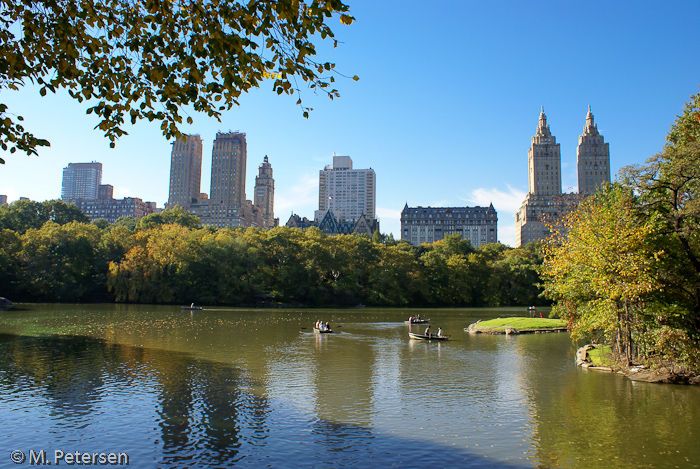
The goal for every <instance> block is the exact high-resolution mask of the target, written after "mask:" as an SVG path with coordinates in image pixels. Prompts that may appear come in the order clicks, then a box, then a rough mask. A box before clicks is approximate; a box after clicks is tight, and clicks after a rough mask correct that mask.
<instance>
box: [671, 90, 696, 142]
mask: <svg viewBox="0 0 700 469" xmlns="http://www.w3.org/2000/svg"><path fill="white" fill-rule="evenodd" d="M666 140H667V141H668V143H669V145H670V146H672V147H679V146H686V145H690V144H692V143H698V144H700V93H697V94H694V95H692V96H691V97H690V101H688V102H687V103H685V109H684V110H683V114H682V115H680V116H678V117H676V121H675V122H674V123H673V125H672V126H671V131H670V132H669V133H668V135H667V136H666Z"/></svg>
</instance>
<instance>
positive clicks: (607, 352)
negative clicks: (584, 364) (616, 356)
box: [588, 345, 613, 366]
mask: <svg viewBox="0 0 700 469" xmlns="http://www.w3.org/2000/svg"><path fill="white" fill-rule="evenodd" d="M588 358H589V359H590V360H591V363H593V365H595V366H611V365H612V364H613V360H612V348H611V347H610V345H603V346H602V347H596V348H594V349H591V350H589V351H588Z"/></svg>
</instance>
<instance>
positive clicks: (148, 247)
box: [0, 210, 541, 306]
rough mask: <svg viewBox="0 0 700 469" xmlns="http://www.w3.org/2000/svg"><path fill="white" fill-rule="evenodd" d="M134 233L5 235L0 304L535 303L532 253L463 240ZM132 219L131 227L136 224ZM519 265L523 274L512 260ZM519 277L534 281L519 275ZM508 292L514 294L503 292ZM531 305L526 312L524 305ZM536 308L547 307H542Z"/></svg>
mask: <svg viewBox="0 0 700 469" xmlns="http://www.w3.org/2000/svg"><path fill="white" fill-rule="evenodd" d="M158 215H159V216H158V217H154V216H151V217H150V218H149V217H145V218H143V219H141V220H140V221H139V222H138V223H136V224H134V225H133V226H130V225H128V224H126V223H125V221H126V220H125V221H123V222H122V223H116V224H114V225H109V226H103V225H104V224H96V223H92V224H83V223H75V222H74V223H68V224H65V225H58V224H57V223H55V222H53V221H47V222H46V223H45V224H44V225H42V226H41V227H39V228H30V229H27V230H25V231H23V232H21V233H19V232H15V231H12V230H3V231H0V241H2V242H3V244H2V246H0V267H3V268H4V272H0V280H3V283H2V287H3V290H4V291H3V296H7V297H11V298H13V300H15V299H16V300H18V301H37V300H42V301H57V300H60V301H83V300H86V299H90V300H103V301H108V300H116V301H125V302H145V303H152V302H153V303H185V304H189V303H190V302H192V301H195V302H197V303H204V304H226V305H246V304H254V303H256V302H257V301H260V299H261V298H267V299H268V300H269V299H274V301H276V302H281V303H287V304H297V305H307V306H326V305H329V306H330V305H332V306H347V305H356V304H358V303H363V304H368V305H377V306H481V305H485V304H494V305H515V304H531V303H530V301H531V300H532V299H533V298H536V297H537V294H538V293H539V289H538V287H537V286H536V283H537V281H536V279H535V278H534V277H533V276H532V274H535V269H536V266H537V263H538V261H537V259H536V258H533V257H532V256H531V253H532V249H530V248H523V249H511V248H508V247H505V246H498V247H493V246H486V247H482V248H481V249H474V248H472V247H471V246H470V245H469V242H467V241H464V240H462V239H461V237H460V236H459V235H448V236H447V237H446V239H445V240H444V241H441V242H438V243H435V244H433V245H423V246H420V247H417V246H411V245H410V244H409V243H406V242H405V241H399V242H394V243H393V244H392V245H386V244H383V243H381V242H374V241H372V240H371V239H370V238H369V237H367V236H355V235H341V236H327V235H325V234H323V233H322V232H321V231H319V230H318V229H316V228H310V229H308V230H304V231H302V230H299V229H295V228H288V227H278V228H275V229H272V230H269V231H264V230H261V229H258V228H248V229H245V230H243V229H240V228H237V229H230V228H223V229H216V228H213V227H210V226H207V227H200V226H199V220H198V219H195V218H193V217H189V215H188V214H186V213H184V212H182V211H178V210H171V211H167V210H166V211H164V212H162V213H160V214H158ZM132 220H133V219H132ZM510 257H515V258H518V259H520V260H521V262H519V263H518V265H517V271H518V275H516V274H515V272H514V271H511V270H509V266H510V265H511V264H509V263H508V262H506V259H508V258H510ZM523 272H529V273H525V274H523ZM506 282H507V283H508V284H509V285H510V286H511V289H512V291H518V292H525V293H523V294H522V295H520V296H514V295H513V294H512V292H511V291H509V290H505V289H503V288H502V285H504V284H506ZM519 301H527V302H528V303H519ZM540 301H541V300H540Z"/></svg>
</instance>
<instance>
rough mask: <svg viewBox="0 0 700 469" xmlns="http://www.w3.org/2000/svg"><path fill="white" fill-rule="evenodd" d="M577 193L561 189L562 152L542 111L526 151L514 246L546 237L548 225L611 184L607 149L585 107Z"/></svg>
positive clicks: (579, 151) (578, 157) (580, 138)
mask: <svg viewBox="0 0 700 469" xmlns="http://www.w3.org/2000/svg"><path fill="white" fill-rule="evenodd" d="M577 171H578V189H579V192H578V193H572V194H565V193H562V190H561V153H560V148H559V144H558V143H556V138H555V137H554V136H553V135H552V133H551V131H550V129H549V125H548V124H547V116H546V115H545V114H544V108H543V109H542V110H541V112H540V118H539V124H538V125H537V130H536V132H535V136H534V137H532V140H531V143H530V149H529V150H528V194H527V195H526V196H525V200H524V201H523V203H522V204H521V206H520V209H519V210H518V212H517V213H516V214H515V246H516V247H519V246H522V245H524V244H527V243H529V242H533V241H539V240H542V239H545V238H546V237H547V236H549V229H548V228H547V224H548V223H556V221H557V220H558V219H560V218H561V217H562V216H564V215H566V214H567V213H568V212H569V211H571V210H573V209H574V208H576V207H577V206H578V203H579V202H580V201H581V200H582V198H583V197H584V196H585V195H586V194H590V193H592V192H594V191H595V190H596V189H597V188H598V187H599V186H600V185H601V184H603V183H605V182H610V150H609V146H608V144H607V143H605V142H604V139H603V136H602V135H600V133H599V132H598V127H597V126H596V124H595V123H594V122H593V114H592V113H591V108H590V106H589V108H588V114H587V115H586V124H585V126H584V128H583V134H582V135H581V136H580V137H579V144H578V148H577Z"/></svg>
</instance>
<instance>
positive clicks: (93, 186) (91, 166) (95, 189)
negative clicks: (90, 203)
mask: <svg viewBox="0 0 700 469" xmlns="http://www.w3.org/2000/svg"><path fill="white" fill-rule="evenodd" d="M100 184H102V163H98V162H96V161H93V162H92V163H68V166H67V167H65V168H63V183H62V185H61V200H63V201H64V202H70V201H71V200H77V199H86V200H95V199H97V197H98V195H99V189H100Z"/></svg>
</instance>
